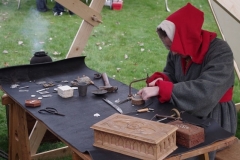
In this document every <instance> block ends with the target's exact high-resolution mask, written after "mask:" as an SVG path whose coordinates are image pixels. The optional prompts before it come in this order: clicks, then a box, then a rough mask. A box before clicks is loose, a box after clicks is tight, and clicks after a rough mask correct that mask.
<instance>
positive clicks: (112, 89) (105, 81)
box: [98, 73, 118, 92]
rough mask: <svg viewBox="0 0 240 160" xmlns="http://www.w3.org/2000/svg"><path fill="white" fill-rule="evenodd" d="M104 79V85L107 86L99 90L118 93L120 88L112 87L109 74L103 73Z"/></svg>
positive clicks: (100, 87)
mask: <svg viewBox="0 0 240 160" xmlns="http://www.w3.org/2000/svg"><path fill="white" fill-rule="evenodd" d="M102 78H103V81H104V85H105V86H99V87H98V88H99V89H100V90H102V89H104V90H107V92H116V91H117V90H118V87H117V86H112V85H111V84H110V83H109V80H108V76H107V73H102Z"/></svg>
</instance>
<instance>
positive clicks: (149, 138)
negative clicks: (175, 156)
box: [91, 113, 177, 160]
mask: <svg viewBox="0 0 240 160" xmlns="http://www.w3.org/2000/svg"><path fill="white" fill-rule="evenodd" d="M91 128H93V129H94V144H93V145H94V146H96V147H100V148H104V149H107V150H111V151H115V152H118V153H122V154H125V155H129V156H132V157H136V158H140V159H147V160H160V159H163V158H165V157H166V156H168V155H169V154H170V153H172V152H173V151H174V150H175V149H177V146H176V130H177V127H175V126H173V125H168V124H164V123H159V122H155V121H150V120H146V119H141V118H136V117H132V116H127V115H122V114H117V113H116V114H113V115H111V116H109V117H108V118H106V119H104V120H102V121H100V122H98V123H96V124H94V125H93V126H92V127H91Z"/></svg>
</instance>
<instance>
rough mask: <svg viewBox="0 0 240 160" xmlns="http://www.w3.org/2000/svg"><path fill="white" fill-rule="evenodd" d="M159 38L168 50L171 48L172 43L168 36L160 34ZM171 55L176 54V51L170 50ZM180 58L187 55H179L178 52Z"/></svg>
mask: <svg viewBox="0 0 240 160" xmlns="http://www.w3.org/2000/svg"><path fill="white" fill-rule="evenodd" d="M160 39H161V40H162V43H163V44H164V46H165V47H166V48H167V50H170V48H171V45H172V41H171V40H170V38H168V37H167V36H166V37H163V36H160ZM171 53H172V54H173V55H176V54H178V53H177V52H173V51H172V52H171ZM179 55H180V56H181V57H182V58H186V57H187V56H185V55H181V54H179Z"/></svg>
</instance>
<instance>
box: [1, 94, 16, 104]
mask: <svg viewBox="0 0 240 160" xmlns="http://www.w3.org/2000/svg"><path fill="white" fill-rule="evenodd" d="M13 103H14V101H13V100H12V99H11V98H10V97H9V96H8V95H7V94H3V96H2V105H8V104H13Z"/></svg>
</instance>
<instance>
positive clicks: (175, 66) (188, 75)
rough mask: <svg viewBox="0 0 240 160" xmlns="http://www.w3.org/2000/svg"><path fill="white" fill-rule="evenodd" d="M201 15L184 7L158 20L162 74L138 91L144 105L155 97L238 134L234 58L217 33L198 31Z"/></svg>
mask: <svg viewBox="0 0 240 160" xmlns="http://www.w3.org/2000/svg"><path fill="white" fill-rule="evenodd" d="M203 22H204V13H203V12H202V11H200V10H199V9H197V8H196V7H194V6H193V5H191V4H190V3H188V4H187V5H185V6H184V7H182V8H180V9H179V10H177V11H176V12H174V13H172V14H171V15H170V16H169V17H167V18H166V20H163V21H162V22H161V23H160V24H159V26H158V27H157V33H158V36H159V38H160V39H161V41H162V42H163V44H164V45H165V47H166V48H167V49H168V50H170V52H169V54H168V56H167V63H166V66H165V68H164V70H163V72H155V73H154V74H153V75H151V76H150V77H149V78H148V80H147V83H148V86H149V87H144V88H142V89H141V90H139V92H138V94H139V95H141V96H142V98H143V99H144V100H147V99H149V98H150V97H152V96H158V98H159V101H160V102H161V103H164V102H170V103H173V104H174V105H175V106H177V107H178V108H180V109H182V110H184V111H187V112H188V113H190V114H192V115H195V116H196V117H199V118H213V119H215V120H216V121H217V122H218V123H219V125H220V126H222V127H223V128H224V129H225V130H227V131H229V132H231V133H234V134H235V132H236V129H237V112H236V108H235V104H234V103H233V101H232V94H233V85H234V64H233V53H232V51H231V48H230V47H229V45H228V44H227V42H225V41H223V40H221V39H219V38H217V37H216V36H217V34H216V33H214V32H209V31H206V30H203V29H202V25H203Z"/></svg>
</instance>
